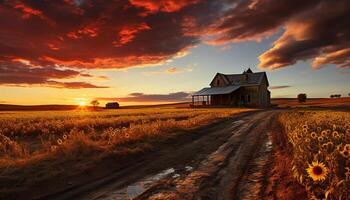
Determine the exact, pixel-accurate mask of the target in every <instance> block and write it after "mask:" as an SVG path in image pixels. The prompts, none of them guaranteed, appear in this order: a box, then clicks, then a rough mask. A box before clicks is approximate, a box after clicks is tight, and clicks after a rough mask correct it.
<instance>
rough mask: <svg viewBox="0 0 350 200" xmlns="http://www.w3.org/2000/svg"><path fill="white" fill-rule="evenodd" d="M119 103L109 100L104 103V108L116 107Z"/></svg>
mask: <svg viewBox="0 0 350 200" xmlns="http://www.w3.org/2000/svg"><path fill="white" fill-rule="evenodd" d="M118 108H119V103H118V102H109V103H106V109H118Z"/></svg>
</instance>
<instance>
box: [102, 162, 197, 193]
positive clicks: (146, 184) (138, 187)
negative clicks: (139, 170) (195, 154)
mask: <svg viewBox="0 0 350 200" xmlns="http://www.w3.org/2000/svg"><path fill="white" fill-rule="evenodd" d="M192 169H193V167H191V166H186V167H185V171H191V170H192ZM167 176H171V177H172V178H178V177H180V176H181V175H180V174H177V173H175V169H174V168H169V169H166V170H164V171H162V172H160V173H158V174H156V175H153V176H150V177H146V178H144V179H142V180H141V181H138V182H136V183H133V184H131V185H129V186H127V187H125V188H123V189H120V190H117V191H113V192H111V193H108V194H105V195H103V196H102V197H100V198H98V199H99V200H129V199H134V198H135V197H137V196H138V195H140V194H142V193H143V192H144V191H146V190H147V189H149V188H150V187H151V186H152V185H153V184H154V183H155V182H156V181H159V180H161V179H163V178H165V177H167Z"/></svg>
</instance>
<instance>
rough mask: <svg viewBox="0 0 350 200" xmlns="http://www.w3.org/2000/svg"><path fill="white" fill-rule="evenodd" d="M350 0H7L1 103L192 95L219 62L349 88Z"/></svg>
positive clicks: (307, 87)
mask: <svg viewBox="0 0 350 200" xmlns="http://www.w3.org/2000/svg"><path fill="white" fill-rule="evenodd" d="M349 25H350V2H349V1H347V0H337V1H329V0H309V1H301V0H294V1H291V0H118V1H110V0H94V1H93V0H41V1H38V0H11V1H10V0H0V103H6V104H21V105H38V104H80V103H82V102H86V103H88V102H89V101H91V100H94V99H98V100H99V101H101V103H105V102H108V101H119V102H120V103H121V104H122V105H131V104H154V103H168V102H180V101H187V100H188V96H189V95H190V93H191V92H194V91H198V90H200V89H201V88H203V87H207V86H208V85H209V83H210V82H211V80H212V78H213V77H214V76H215V74H216V73H217V72H220V73H227V74H235V73H242V72H243V71H244V70H246V69H247V68H248V67H250V68H251V69H252V70H253V71H254V72H259V71H266V72H267V76H268V80H269V83H270V87H269V90H270V91H271V96H272V98H287V97H288V98H289V97H296V95H297V94H299V93H306V94H307V95H308V97H329V96H330V95H331V94H341V95H342V96H348V94H349V92H350V89H349V86H350V29H349Z"/></svg>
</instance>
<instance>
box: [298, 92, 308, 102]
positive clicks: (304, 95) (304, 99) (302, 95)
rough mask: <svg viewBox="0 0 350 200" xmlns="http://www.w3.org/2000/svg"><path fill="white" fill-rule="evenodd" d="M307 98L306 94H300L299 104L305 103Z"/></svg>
mask: <svg viewBox="0 0 350 200" xmlns="http://www.w3.org/2000/svg"><path fill="white" fill-rule="evenodd" d="M306 98H307V96H306V94H304V93H300V94H298V101H299V103H303V102H305V101H306Z"/></svg>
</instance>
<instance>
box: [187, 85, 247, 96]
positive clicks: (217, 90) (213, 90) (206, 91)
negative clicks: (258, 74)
mask: <svg viewBox="0 0 350 200" xmlns="http://www.w3.org/2000/svg"><path fill="white" fill-rule="evenodd" d="M240 87H241V86H237V85H230V86H226V87H206V88H203V89H201V90H199V91H198V92H195V93H193V94H192V96H206V95H215V94H230V93H231V92H233V91H235V90H237V89H239V88H240Z"/></svg>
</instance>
